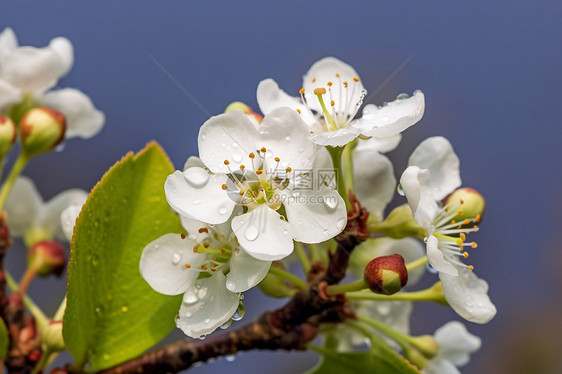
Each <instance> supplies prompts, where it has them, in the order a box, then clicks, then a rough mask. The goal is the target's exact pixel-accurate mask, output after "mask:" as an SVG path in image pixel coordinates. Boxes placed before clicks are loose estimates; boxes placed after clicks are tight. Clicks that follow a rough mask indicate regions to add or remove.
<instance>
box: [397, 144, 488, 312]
mask: <svg viewBox="0 0 562 374" xmlns="http://www.w3.org/2000/svg"><path fill="white" fill-rule="evenodd" d="M408 164H409V165H410V166H408V168H407V169H406V170H405V171H404V173H403V174H402V177H401V179H400V185H401V188H402V190H403V191H404V194H405V195H406V197H407V199H408V203H409V205H410V207H411V208H412V212H413V215H414V219H415V220H416V221H417V222H418V224H419V225H420V226H421V227H422V228H423V229H424V230H426V232H427V237H426V238H425V242H426V251H427V258H428V262H429V264H430V265H431V266H432V267H433V268H435V269H436V270H437V271H439V277H440V279H441V281H442V284H443V291H444V293H445V298H446V299H447V301H448V302H449V304H450V305H451V306H452V308H453V309H454V310H455V311H456V312H457V313H458V314H459V315H460V316H461V317H463V318H465V319H466V320H468V321H471V322H475V323H487V322H489V321H490V320H491V319H492V318H493V317H494V316H495V315H496V312H497V310H496V307H495V306H494V304H492V302H491V301H490V298H489V297H488V284H487V283H486V281H484V280H482V279H479V278H478V277H477V276H476V275H475V274H474V273H472V270H473V269H474V267H473V266H472V265H469V266H467V265H465V264H464V263H463V262H462V261H461V260H460V259H462V258H468V257H469V255H468V251H467V250H466V248H476V247H477V245H476V243H475V242H466V235H468V234H469V233H471V232H475V231H477V230H478V227H477V226H476V223H478V222H479V220H480V217H479V216H476V217H475V218H466V219H465V220H464V221H462V222H455V221H454V220H452V218H453V217H455V216H456V215H458V214H459V211H460V210H461V209H462V204H463V202H462V201H451V202H449V203H448V204H446V205H445V206H440V201H441V200H442V199H443V198H444V197H445V196H447V195H448V194H449V193H451V192H452V191H453V190H454V189H455V188H457V187H459V186H460V185H461V179H460V172H459V159H458V157H457V155H456V154H455V152H454V151H453V148H452V147H451V144H450V143H449V142H448V141H447V140H446V139H445V138H443V137H433V138H428V139H426V140H424V141H423V142H422V143H421V144H420V145H419V146H418V147H417V148H416V149H415V150H414V152H413V153H412V155H411V156H410V159H409V162H408ZM459 225H461V226H459ZM462 225H465V226H466V225H473V227H468V228H466V227H462Z"/></svg>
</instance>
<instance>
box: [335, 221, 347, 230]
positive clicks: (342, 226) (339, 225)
mask: <svg viewBox="0 0 562 374" xmlns="http://www.w3.org/2000/svg"><path fill="white" fill-rule="evenodd" d="M346 223H347V220H346V219H345V218H340V219H339V220H338V222H336V227H337V228H338V230H342V229H343V228H344V227H345V224H346Z"/></svg>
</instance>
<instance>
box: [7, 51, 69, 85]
mask: <svg viewBox="0 0 562 374" xmlns="http://www.w3.org/2000/svg"><path fill="white" fill-rule="evenodd" d="M66 70H67V61H64V59H63V58H62V57H61V55H60V53H59V51H57V50H55V49H53V48H51V47H44V48H34V47H19V48H16V49H14V50H12V52H11V53H10V54H8V55H6V56H4V58H3V59H2V79H4V80H5V81H7V82H9V83H11V84H12V85H13V86H15V87H17V88H19V89H21V90H23V91H29V92H42V91H45V90H46V89H48V88H50V87H52V86H54V85H55V84H56V82H57V81H58V79H59V78H60V77H61V76H62V75H63V74H64V73H66Z"/></svg>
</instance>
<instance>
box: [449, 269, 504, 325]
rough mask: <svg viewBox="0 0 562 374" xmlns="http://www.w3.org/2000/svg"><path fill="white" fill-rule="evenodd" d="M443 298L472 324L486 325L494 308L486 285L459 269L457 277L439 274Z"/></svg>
mask: <svg viewBox="0 0 562 374" xmlns="http://www.w3.org/2000/svg"><path fill="white" fill-rule="evenodd" d="M439 279H441V282H442V283H443V292H444V293H445V298H446V299H447V302H448V303H449V305H451V307H452V308H453V309H454V310H455V312H457V314H458V315H460V316H461V317H463V318H464V319H466V320H467V321H470V322H474V323H480V324H484V323H488V322H490V321H491V320H492V318H494V316H495V315H496V312H497V310H496V307H495V306H494V304H492V301H491V300H490V298H489V297H488V283H486V281H485V280H483V279H480V278H478V277H477V276H476V274H474V272H472V271H470V270H468V269H459V275H458V276H457V277H455V276H452V275H448V274H444V273H439Z"/></svg>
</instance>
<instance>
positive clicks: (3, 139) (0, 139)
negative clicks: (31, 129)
mask: <svg viewBox="0 0 562 374" xmlns="http://www.w3.org/2000/svg"><path fill="white" fill-rule="evenodd" d="M16 135H17V132H16V125H15V124H14V121H12V120H11V119H10V118H9V117H4V116H0V159H2V158H4V156H6V155H7V154H8V152H10V150H11V149H12V147H13V146H14V143H15V142H16Z"/></svg>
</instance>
